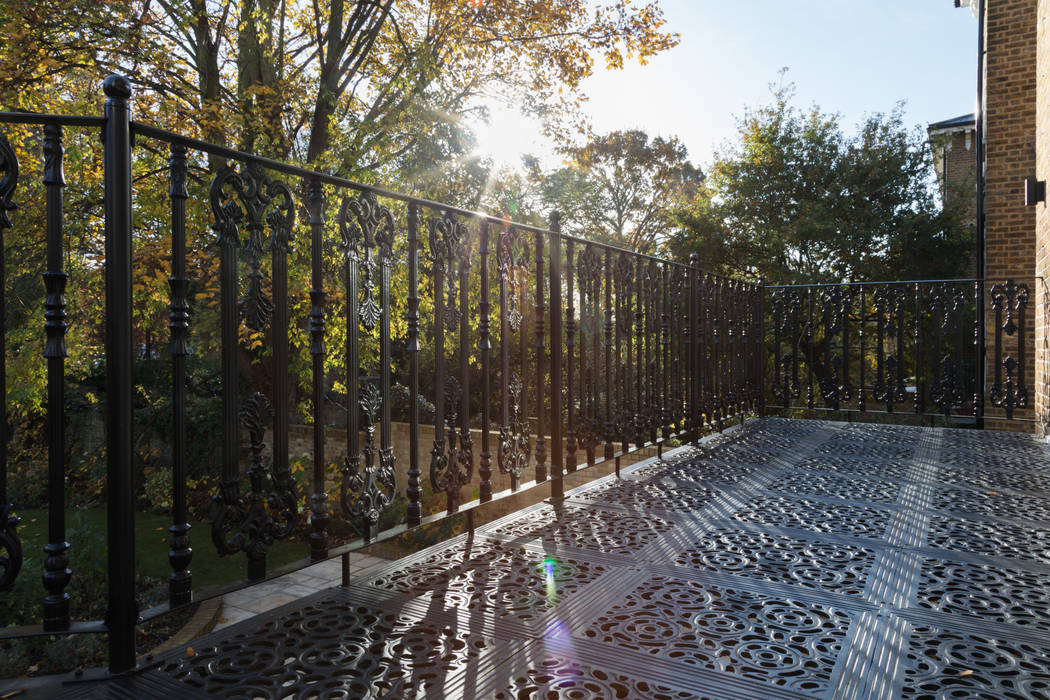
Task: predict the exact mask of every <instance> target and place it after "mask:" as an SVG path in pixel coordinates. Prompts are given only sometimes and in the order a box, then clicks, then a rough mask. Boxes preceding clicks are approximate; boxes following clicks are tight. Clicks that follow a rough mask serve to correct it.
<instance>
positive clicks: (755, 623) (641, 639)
mask: <svg viewBox="0 0 1050 700" xmlns="http://www.w3.org/2000/svg"><path fill="white" fill-rule="evenodd" d="M850 622H851V616H850V614H849V613H847V612H845V611H843V610H840V609H836V608H832V607H828V606H825V605H817V604H806V603H800V602H796V601H793V600H781V599H778V598H774V597H771V596H766V595H760V594H756V593H751V592H747V591H741V590H735V589H732V588H720V587H716V586H712V585H706V584H703V583H700V582H698V581H691V580H688V579H675V578H672V577H670V576H663V575H656V576H653V577H652V578H651V579H649V580H648V581H646V582H645V583H643V584H642V585H641V586H639V587H638V588H637V589H635V590H634V591H632V592H631V593H630V594H628V595H627V596H626V597H625V598H624V599H623V601H622V602H620V603H618V604H617V605H615V606H613V607H612V608H610V609H609V611H608V612H607V613H605V614H604V615H602V616H600V617H599V618H598V619H596V620H595V621H594V622H593V623H592V624H591V626H590V627H589V628H588V629H587V630H586V631H585V633H584V634H585V636H586V637H587V638H589V639H594V640H597V641H600V642H602V643H603V644H606V645H615V646H618V647H622V648H625V649H630V650H635V651H639V652H643V653H648V654H652V655H656V656H659V657H663V658H673V659H674V660H675V661H676V662H677V663H681V664H686V665H690V666H699V667H702V668H708V669H712V670H717V671H723V672H728V673H733V674H738V675H741V676H745V677H749V678H755V679H756V680H761V681H765V682H766V683H771V684H773V685H778V686H784V687H787V688H791V689H794V690H799V691H805V692H807V693H811V694H814V695H816V694H818V693H823V692H825V691H827V690H829V689H830V687H831V673H832V670H833V669H834V667H835V658H836V656H837V653H838V651H839V649H841V647H842V644H843V643H844V642H845V641H846V630H847V629H848V628H849V625H850ZM787 638H790V639H791V643H790V644H771V643H769V641H768V640H780V639H787ZM803 669H805V672H804V673H802V672H801V671H802V670H803Z"/></svg>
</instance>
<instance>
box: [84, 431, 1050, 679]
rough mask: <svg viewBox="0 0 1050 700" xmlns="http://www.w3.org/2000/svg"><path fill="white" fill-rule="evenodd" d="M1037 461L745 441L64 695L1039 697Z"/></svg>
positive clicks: (1045, 608) (797, 436) (659, 466)
mask: <svg viewBox="0 0 1050 700" xmlns="http://www.w3.org/2000/svg"><path fill="white" fill-rule="evenodd" d="M1048 465H1050V451H1048V450H1047V448H1046V447H1045V446H1044V445H1042V444H1040V443H1037V442H1036V441H1035V440H1034V439H1033V438H1031V437H1030V436H1026V435H1018V434H1008V433H994V432H978V431H965V430H947V429H926V428H916V427H905V426H884V425H879V426H876V425H859V424H853V425H847V424H840V423H825V422H818V421H793V420H785V419H764V420H762V421H752V422H750V423H748V424H747V425H746V426H745V427H743V428H741V429H740V430H737V431H734V432H733V433H731V434H728V435H726V436H724V437H719V438H716V439H714V440H711V441H709V442H707V443H706V444H705V445H704V446H703V447H701V448H700V449H695V448H691V447H689V448H682V449H679V450H677V451H675V452H673V453H669V454H668V455H667V458H666V459H665V460H664V461H650V462H647V463H643V464H640V465H638V466H636V467H632V468H630V469H628V470H625V471H624V477H623V478H622V479H620V480H616V479H615V477H608V478H605V479H602V480H600V481H598V482H595V483H594V484H592V485H590V486H587V487H582V488H581V489H577V490H576V491H573V492H570V494H569V497H568V498H566V500H565V502H564V503H563V504H560V505H558V506H557V507H555V506H552V505H550V504H539V505H537V506H534V507H532V508H530V509H528V510H526V511H524V512H520V513H516V514H513V515H511V516H508V517H505V518H503V519H501V520H497V521H495V522H493V523H490V524H488V525H486V526H484V527H482V528H479V529H478V530H477V531H476V532H475V533H474V535H473V536H466V535H464V536H460V537H458V538H456V539H455V540H452V541H451V542H448V543H445V544H443V545H440V546H438V547H435V548H431V549H429V550H426V551H424V552H421V553H419V554H417V555H414V556H412V557H408V558H406V559H402V560H400V561H397V562H393V563H391V564H390V565H389V566H387V567H385V568H383V569H382V570H380V571H378V573H373V574H371V575H370V576H369V577H367V578H366V579H363V580H357V581H355V582H353V584H352V585H351V586H350V587H349V588H346V589H342V588H337V589H332V590H330V591H324V592H321V593H318V594H316V595H314V596H312V597H310V598H307V599H303V600H300V601H297V602H295V603H291V604H289V605H287V606H285V607H283V608H281V609H278V610H276V611H274V612H272V613H269V614H267V615H264V616H260V617H258V618H254V619H252V620H248V621H245V622H243V623H240V624H238V625H235V626H233V627H230V628H228V629H225V630H223V631H221V632H218V633H215V634H212V635H210V636H209V637H205V638H202V639H199V640H196V641H195V642H193V643H192V647H193V651H192V652H188V650H186V649H185V648H183V649H177V650H174V651H172V652H170V653H168V654H166V655H165V656H163V657H162V658H160V659H159V661H158V664H157V666H156V668H154V669H153V670H151V671H148V672H146V673H143V674H140V675H138V676H136V677H134V678H131V679H127V680H124V681H120V683H119V685H118V684H109V685H98V686H91V687H79V688H72V689H71V690H70V697H72V696H78V697H84V696H94V697H136V698H141V697H147V696H151V695H162V696H175V697H192V696H193V695H192V693H194V692H199V693H200V694H202V695H204V696H220V697H253V698H254V697H279V698H286V697H346V698H361V697H458V696H465V697H479V698H523V697H528V698H532V697H542V698H553V697H572V698H584V697H591V698H603V699H604V698H690V697H710V698H747V697H751V698H777V697H807V698H811V697H873V698H883V697H885V698H890V697H905V698H911V697H923V696H938V695H939V694H942V693H943V694H945V695H951V696H952V697H956V696H958V697H962V696H965V697H977V696H980V697H1006V698H1032V697H1047V696H1048V694H1050V641H1048V640H1050V485H1048V482H1047V475H1048V473H1050V468H1048ZM952 693H954V695H952Z"/></svg>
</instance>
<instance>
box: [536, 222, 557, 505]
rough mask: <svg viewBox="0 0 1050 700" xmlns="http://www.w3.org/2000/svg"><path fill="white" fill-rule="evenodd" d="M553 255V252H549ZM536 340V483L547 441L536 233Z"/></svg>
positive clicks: (543, 471) (543, 474) (539, 238)
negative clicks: (544, 415)
mask: <svg viewBox="0 0 1050 700" xmlns="http://www.w3.org/2000/svg"><path fill="white" fill-rule="evenodd" d="M551 255H554V251H551ZM535 263H536V340H535V344H534V345H533V348H534V349H535V355H536V394H535V396H536V483H537V484H538V483H540V482H542V481H546V480H547V464H546V462H547V439H546V438H545V437H544V425H543V408H544V406H543V404H544V389H545V386H546V382H545V379H546V377H545V375H544V371H543V368H544V364H543V353H544V349H545V345H544V335H545V331H544V326H543V316H544V313H545V311H546V309H545V307H544V305H543V234H542V233H541V232H540V231H536V260H535Z"/></svg>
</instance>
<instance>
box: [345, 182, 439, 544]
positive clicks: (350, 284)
mask: <svg viewBox="0 0 1050 700" xmlns="http://www.w3.org/2000/svg"><path fill="white" fill-rule="evenodd" d="M350 201H351V200H349V199H344V200H343V210H342V212H340V216H339V219H340V223H341V224H343V223H344V222H345V223H346V224H347V225H348V224H349V221H350V212H349V211H348V208H349V202H350ZM344 239H345V240H344V242H345V244H346V251H345V254H346V258H345V262H344V275H345V277H344V279H345V283H346V286H345V287H344V297H345V298H346V347H345V348H344V349H343V352H344V353H345V357H346V460H345V462H344V464H343V469H342V471H343V478H342V480H341V481H340V484H339V493H340V499H339V500H340V502H341V504H343V506H344V509H345V508H346V507H347V506H348V505H349V504H350V503H351V500H350V493H349V487H350V479H351V475H354V474H358V473H359V472H360V465H361V422H360V417H361V360H360V350H359V348H360V345H361V329H360V324H359V323H358V319H359V318H360V316H361V309H360V307H361V303H360V300H359V298H358V285H359V283H360V282H359V276H360V263H359V261H358V252H357V251H355V250H354V246H353V245H352V244H351V240H350V238H349V236H344ZM434 289H441V287H440V286H439V285H438V284H436V283H435V284H434ZM435 296H437V294H436V293H435ZM439 393H440V392H439ZM435 403H436V402H435ZM435 430H436V431H437V429H436V428H435ZM436 434H440V431H437V432H436ZM346 515H348V513H347V512H346V510H344V516H346ZM371 534H372V533H371V532H369V531H367V526H366V532H365V538H366V539H370V537H371Z"/></svg>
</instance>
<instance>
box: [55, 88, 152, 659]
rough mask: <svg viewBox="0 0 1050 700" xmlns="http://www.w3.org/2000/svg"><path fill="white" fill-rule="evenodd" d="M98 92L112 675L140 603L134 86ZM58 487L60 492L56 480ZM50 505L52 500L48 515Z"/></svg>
mask: <svg viewBox="0 0 1050 700" xmlns="http://www.w3.org/2000/svg"><path fill="white" fill-rule="evenodd" d="M103 89H104V91H105V93H106V97H107V99H106V104H105V107H104V115H105V118H106V126H105V128H104V132H103V133H104V136H105V148H104V156H103V160H104V170H105V176H104V190H105V195H104V196H105V212H106V246H105V253H106V419H107V420H106V489H107V491H108V498H107V512H106V519H107V523H106V529H107V569H108V576H109V600H108V603H109V607H108V609H107V611H106V626H107V628H108V630H109V670H110V672H111V673H122V672H124V671H127V670H129V669H132V668H134V667H135V624H136V621H137V620H138V604H137V603H136V602H135V484H134V479H133V464H134V463H133V457H134V446H133V444H132V439H133V436H132V425H133V421H132V398H133V391H134V383H133V379H132V361H133V357H134V354H133V352H134V350H133V347H134V346H133V340H132V328H133V327H132V322H131V299H132V287H131V230H132V229H131V129H130V125H129V123H130V120H131V108H130V105H129V104H128V99H129V98H130V97H131V85H130V84H129V83H128V81H127V80H126V79H125V78H122V77H120V76H116V75H110V76H108V77H107V78H106V80H105V82H104V83H103ZM51 269H53V270H57V269H58V268H57V267H53V268H51ZM59 291H60V290H59ZM56 488H57V489H61V488H62V482H61V480H59V484H58V485H57V487H56ZM54 505H55V504H54V503H53V502H52V504H51V509H52V510H51V512H52V513H54ZM56 524H59V525H64V523H56ZM59 529H61V528H59ZM52 534H53V535H54V534H55V532H53V533H52ZM59 534H62V533H59ZM51 542H52V543H58V542H59V538H57V537H51ZM62 544H63V545H64V543H62ZM49 554H51V553H50V552H49ZM54 554H55V555H56V556H57V557H59V558H60V559H61V560H62V561H60V562H55V564H57V565H51V566H49V565H48V564H45V568H46V569H47V570H48V571H49V572H54V573H57V574H58V578H57V579H53V581H54V582H55V583H56V584H57V583H58V582H59V581H62V582H63V584H62V586H58V585H55V586H54V587H53V588H51V589H49V590H50V592H51V594H52V596H54V598H52V600H53V601H54V602H55V603H56V604H57V605H55V606H52V608H51V611H52V612H60V611H61V612H63V614H64V611H66V610H68V605H67V604H66V603H64V602H62V603H60V602H59V600H58V596H60V595H63V594H62V593H61V589H62V588H63V587H64V582H65V581H68V580H69V578H68V573H66V571H65V568H64V567H65V562H64V559H65V551H64V546H63V547H62V551H61V553H59V552H57V551H55V552H54ZM45 610H47V605H46V603H45ZM48 617H49V616H48V615H47V614H46V613H45V627H44V629H45V630H46V629H48V625H47V621H48ZM50 617H51V629H56V628H57V627H58V625H59V624H61V625H62V627H65V626H66V625H67V624H68V619H65V620H60V619H58V618H57V617H56V616H50Z"/></svg>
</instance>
